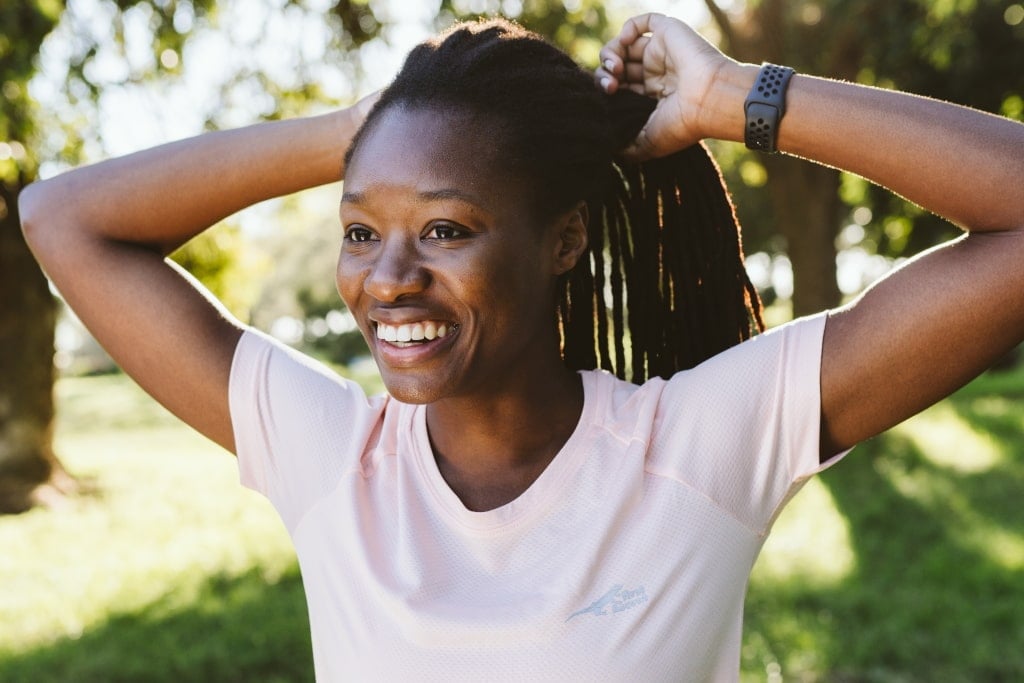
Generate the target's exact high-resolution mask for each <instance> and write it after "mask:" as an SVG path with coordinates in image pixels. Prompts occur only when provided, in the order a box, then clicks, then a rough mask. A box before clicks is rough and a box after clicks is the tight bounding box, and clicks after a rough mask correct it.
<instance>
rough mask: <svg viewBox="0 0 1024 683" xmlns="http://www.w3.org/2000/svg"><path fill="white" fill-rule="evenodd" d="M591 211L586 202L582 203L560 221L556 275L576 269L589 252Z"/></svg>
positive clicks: (556, 252)
mask: <svg viewBox="0 0 1024 683" xmlns="http://www.w3.org/2000/svg"><path fill="white" fill-rule="evenodd" d="M589 221H590V211H589V209H588V208H587V203H586V202H582V201H581V202H580V203H579V204H577V205H576V207H574V208H573V210H572V211H570V212H568V213H566V214H563V216H562V218H561V219H560V220H559V221H558V241H557V242H556V244H555V261H554V266H555V275H561V274H562V273H567V272H569V271H570V270H572V269H573V267H575V265H576V263H577V262H578V261H579V260H580V258H581V257H582V256H583V254H584V253H586V251H587V244H588V241H587V224H588V222H589Z"/></svg>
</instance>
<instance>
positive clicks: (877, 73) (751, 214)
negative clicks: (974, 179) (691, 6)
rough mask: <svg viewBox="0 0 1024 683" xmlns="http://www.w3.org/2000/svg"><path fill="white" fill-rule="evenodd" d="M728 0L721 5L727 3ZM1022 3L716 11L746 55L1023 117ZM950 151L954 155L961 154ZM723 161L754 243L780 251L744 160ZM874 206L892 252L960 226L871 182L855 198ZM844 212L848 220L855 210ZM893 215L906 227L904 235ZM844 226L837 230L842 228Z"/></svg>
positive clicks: (879, 245)
mask: <svg viewBox="0 0 1024 683" xmlns="http://www.w3.org/2000/svg"><path fill="white" fill-rule="evenodd" d="M722 4H724V3H722ZM1022 13H1024V7H1022V6H1021V5H1020V4H1019V3H1008V2H1006V0H943V1H942V2H933V1H932V0H911V1H907V2H890V0H866V1H858V2H854V1H852V0H803V1H801V2H788V3H779V2H757V3H755V2H748V3H746V4H745V5H742V6H741V7H740V10H739V11H738V12H737V13H736V14H732V15H728V14H724V13H723V14H722V15H721V17H720V18H719V20H720V22H721V23H720V26H722V25H724V28H722V30H721V34H722V37H723V39H722V43H723V47H724V48H725V49H726V50H727V51H730V52H731V53H733V54H735V55H736V56H738V57H739V58H741V59H746V60H750V61H755V62H760V61H762V60H768V61H775V62H778V63H783V64H787V65H791V66H793V67H795V68H796V69H797V71H802V72H805V73H813V74H822V75H826V76H832V77H837V78H845V79H848V80H855V81H859V82H861V83H866V84H868V85H877V86H882V87H890V88H892V87H894V88H899V89H902V90H908V91H910V92H915V93H919V94H922V95H928V96H930V97H936V98H939V99H945V100H951V101H955V102H959V103H962V104H967V105H969V106H973V107H978V108H980V109H983V110H985V111H990V112H995V113H1002V114H1004V115H1007V116H1010V117H1011V118H1016V119H1018V120H1020V119H1021V118H1022V115H1024V105H1021V102H1022V101H1024V100H1022V99H1021V98H1022V96H1024V80H1022V79H1021V74H1022V73H1024V21H1022V20H1021V19H1020V16H1021V14H1022ZM951 153H953V154H955V152H952V151H951ZM747 157H748V155H747V154H746V153H743V154H741V155H739V156H738V157H737V158H736V159H735V161H734V163H724V164H723V166H724V168H725V171H726V174H727V178H728V180H729V182H730V186H731V187H733V188H734V192H735V194H736V196H737V201H738V204H739V206H740V209H741V213H740V218H741V220H742V221H743V224H744V227H745V230H746V235H747V236H748V237H749V240H748V249H749V250H751V251H758V250H768V251H773V250H775V249H778V248H780V247H781V246H783V245H781V244H780V243H779V242H778V241H777V240H774V239H773V237H774V236H775V235H776V234H777V233H778V227H777V226H775V225H774V224H773V222H772V220H773V219H772V213H771V211H762V210H761V209H760V208H759V207H756V210H748V209H747V204H748V203H750V202H751V201H754V202H755V203H758V204H760V205H762V206H763V205H764V204H765V202H763V201H758V200H756V199H755V200H752V199H751V197H752V196H754V195H756V194H758V192H757V191H756V190H755V191H753V192H751V191H750V188H749V186H747V185H745V184H744V178H743V176H742V174H741V173H740V172H739V167H738V166H737V164H738V165H742V164H743V163H745V160H746V158H747ZM842 198H843V200H844V202H845V203H846V205H847V206H848V207H849V212H850V213H852V212H853V211H855V210H856V209H857V208H861V207H864V208H867V209H870V211H871V214H872V216H873V220H872V221H871V222H870V223H869V224H868V225H866V226H865V235H866V245H867V246H871V247H874V248H876V249H877V250H878V253H881V254H884V255H886V256H890V257H898V256H904V255H909V254H912V253H915V252H917V251H920V250H921V249H923V248H926V247H928V246H931V245H933V244H936V243H938V242H940V241H942V240H945V239H948V238H950V237H952V236H954V235H955V234H956V229H955V228H953V227H952V226H950V225H949V224H948V223H946V222H945V221H942V220H940V219H938V218H936V217H935V216H933V215H931V214H929V213H926V212H923V211H921V210H920V209H918V208H917V207H915V206H912V205H910V204H909V203H908V202H906V201H904V200H903V199H900V198H898V197H893V196H892V195H891V194H890V193H889V192H887V191H886V190H882V189H880V188H875V187H872V188H871V189H869V190H868V191H867V194H866V195H859V196H858V197H857V199H856V200H853V199H852V198H851V197H850V196H849V195H848V194H847V193H846V192H845V191H844V192H843V193H842ZM843 220H844V221H845V222H849V220H850V219H849V215H847V216H844V217H843ZM893 221H896V222H897V223H899V224H901V225H906V226H909V231H907V232H906V233H901V234H900V235H899V237H898V238H897V239H893V238H892V237H891V235H890V233H891V231H892V229H891V227H890V228H889V229H888V230H887V226H892V225H893V224H894V223H893ZM836 232H838V230H836Z"/></svg>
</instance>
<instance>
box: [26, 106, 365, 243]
mask: <svg viewBox="0 0 1024 683" xmlns="http://www.w3.org/2000/svg"><path fill="white" fill-rule="evenodd" d="M352 111H353V110H351V109H349V110H342V111H339V112H334V113H331V114H327V115H324V116H317V117H311V118H305V119H294V120H289V121H280V122H274V123H266V124H258V125H254V126H250V127H247V128H241V129H238V130H232V131H224V132H218V133H209V134H206V135H201V136H198V137H194V138H190V139H188V140H182V141H179V142H174V143H170V144H166V145H162V146H160V147H155V148H153V149H148V150H145V151H142V152H138V153H135V154H130V155H128V156H125V157H120V158H117V159H112V160H109V161H105V162H102V163H98V164H95V165H92V166H87V167H84V168H80V169H76V170H74V171H70V172H68V173H65V174H63V175H60V176H57V177H55V178H53V179H50V180H47V181H44V182H41V183H35V184H33V185H31V186H29V188H27V189H26V192H25V196H23V197H22V202H21V208H22V218H23V223H24V224H25V226H26V232H28V233H29V235H30V237H32V233H35V232H46V233H57V234H53V235H52V236H54V237H56V238H57V239H56V242H57V243H60V242H63V239H61V238H62V237H63V238H67V237H71V235H68V234H67V231H69V230H70V231H74V233H75V235H74V237H76V238H83V237H87V238H99V239H106V240H112V241H118V242H128V243H134V244H140V245H145V246H149V247H152V248H153V249H156V250H159V251H160V252H162V253H164V254H166V253H169V252H170V251H173V250H174V249H175V248H177V247H178V246H180V245H181V244H184V243H185V242H186V241H188V239H190V238H191V237H193V236H194V235H196V234H197V233H199V232H201V231H202V230H203V229H205V228H206V227H208V226H210V225H212V224H214V223H216V222H217V221H219V220H221V219H223V218H225V217H226V216H229V215H231V214H232V213H234V212H236V211H238V210H240V209H242V208H245V207H246V206H249V205H252V204H255V203H257V202H259V201H262V200H265V199H269V198H271V197H276V196H281V195H284V194H288V193H291V192H296V191H298V190H302V189H305V188H309V187H314V186H317V185H322V184H325V183H328V182H332V181H335V180H339V179H340V178H341V177H342V172H343V160H344V154H345V150H346V149H347V147H348V143H349V141H350V140H351V138H352V136H353V135H354V134H355V131H356V128H357V125H358V124H357V122H358V120H361V119H360V118H358V117H357V116H354V115H352ZM60 233H63V235H61V234H60ZM48 241H49V240H41V242H43V243H45V242H48ZM37 246H38V245H37ZM37 251H38V250H37Z"/></svg>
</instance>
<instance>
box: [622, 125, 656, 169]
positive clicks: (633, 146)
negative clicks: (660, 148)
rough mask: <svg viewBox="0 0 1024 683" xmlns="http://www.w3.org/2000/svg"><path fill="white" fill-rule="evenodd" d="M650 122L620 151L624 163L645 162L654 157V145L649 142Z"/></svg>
mask: <svg viewBox="0 0 1024 683" xmlns="http://www.w3.org/2000/svg"><path fill="white" fill-rule="evenodd" d="M650 125H651V123H650V121H648V122H647V125H645V126H644V127H643V128H641V129H640V132H639V133H638V134H637V136H636V139H635V140H633V142H632V143H630V145H629V146H628V147H626V148H625V149H624V150H622V157H623V158H624V159H625V160H626V161H630V162H632V163H639V162H641V161H647V160H648V159H650V158H652V157H654V156H655V155H654V143H653V141H652V140H651V134H650V130H649V128H650Z"/></svg>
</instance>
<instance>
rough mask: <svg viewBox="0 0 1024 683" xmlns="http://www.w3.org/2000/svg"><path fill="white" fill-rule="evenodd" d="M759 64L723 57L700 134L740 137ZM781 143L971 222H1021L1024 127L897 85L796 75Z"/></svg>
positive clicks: (992, 226)
mask: <svg viewBox="0 0 1024 683" xmlns="http://www.w3.org/2000/svg"><path fill="white" fill-rule="evenodd" d="M757 69H758V67H756V66H753V65H749V64H748V65H737V64H729V65H727V66H725V67H723V68H722V69H721V70H720V71H719V76H718V78H717V82H716V85H715V87H714V88H713V90H712V93H711V95H710V96H709V98H708V102H707V110H706V112H705V116H704V117H703V121H704V124H705V132H706V134H707V136H708V137H716V138H721V139H728V140H734V141H740V140H742V137H743V130H744V126H745V121H744V113H743V102H744V99H745V98H746V96H747V93H748V92H749V91H750V88H751V86H752V84H753V82H754V79H755V77H756V74H757ZM778 133H779V137H778V145H779V148H780V149H781V150H782V151H783V152H786V153H788V154H792V155H795V156H799V157H804V158H807V159H813V160H815V161H817V162H819V163H823V164H826V165H828V166H833V167H836V168H841V169H843V170H847V171H850V172H852V173H856V174H858V175H861V176H863V177H865V178H867V179H869V180H871V181H873V182H875V183H877V184H879V185H882V186H883V187H887V188H889V189H890V190H892V191H893V192H895V193H897V194H899V195H901V196H903V197H905V198H907V199H909V200H910V201H912V202H914V203H916V204H918V205H920V206H923V207H925V208H926V209H928V210H930V211H933V212H935V213H937V214H939V215H941V216H944V217H945V218H947V219H949V220H951V221H953V222H954V223H956V224H958V225H960V226H962V227H965V228H967V229H970V230H1004V229H1010V228H1021V227H1024V183H1022V182H1021V180H1020V179H1021V178H1024V153H1022V151H1024V125H1021V124H1019V123H1016V122H1013V121H1010V120H1008V119H1005V118H1001V117H997V116H993V115H989V114H985V113H983V112H979V111H976V110H972V109H968V108H966V107H960V106H957V105H952V104H948V103H945V102H939V101H936V100H930V99H927V98H923V97H917V96H913V95H907V94H905V93H899V92H893V91H887V90H881V89H878V88H869V87H865V86H858V85H852V84H849V83H842V82H837V81H830V80H826V79H821V78H814V77H809V76H803V75H797V76H795V77H794V78H793V79H792V81H791V82H790V86H789V91H788V93H787V105H786V114H785V117H784V118H783V120H782V122H781V123H780V125H779V130H778Z"/></svg>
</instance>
